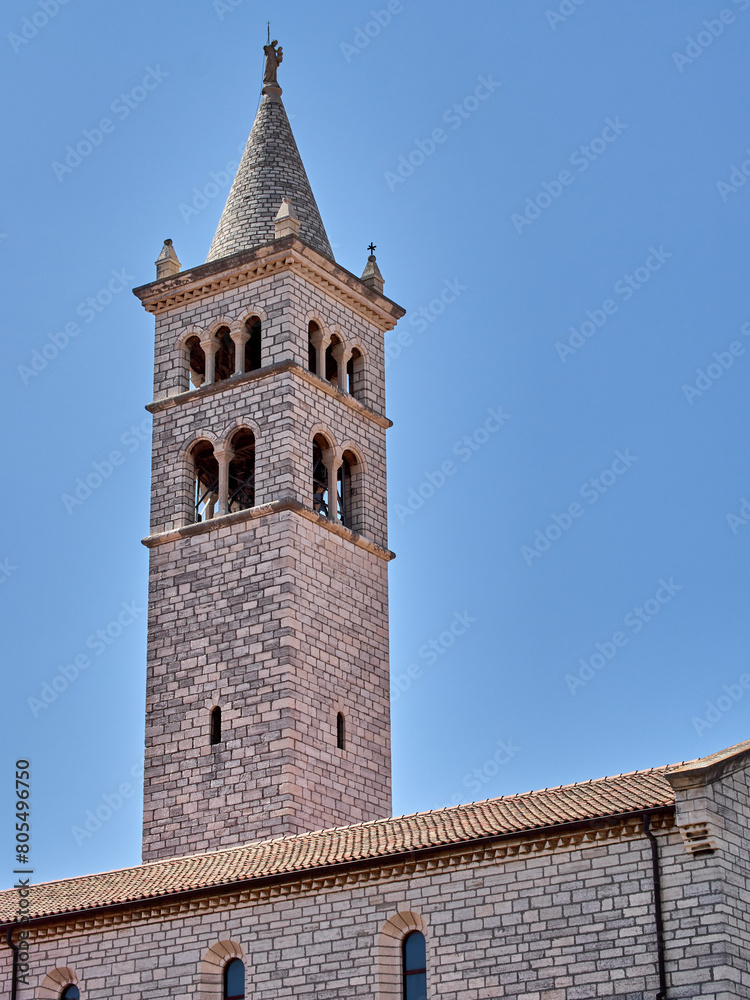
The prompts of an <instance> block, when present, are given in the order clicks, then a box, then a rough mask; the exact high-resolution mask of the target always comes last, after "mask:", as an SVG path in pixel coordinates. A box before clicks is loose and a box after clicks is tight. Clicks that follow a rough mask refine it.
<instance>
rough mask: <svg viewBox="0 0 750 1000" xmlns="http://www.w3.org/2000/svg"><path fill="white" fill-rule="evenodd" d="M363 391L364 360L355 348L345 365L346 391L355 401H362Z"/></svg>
mask: <svg viewBox="0 0 750 1000" xmlns="http://www.w3.org/2000/svg"><path fill="white" fill-rule="evenodd" d="M364 389H365V359H364V357H363V356H362V352H361V351H360V350H358V349H357V348H356V347H355V348H354V350H353V351H352V356H351V357H350V358H349V360H348V361H347V363H346V391H347V392H348V393H349V395H350V396H354V398H355V399H360V400H361V399H362V397H363V395H364Z"/></svg>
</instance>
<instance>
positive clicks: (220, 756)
mask: <svg viewBox="0 0 750 1000" xmlns="http://www.w3.org/2000/svg"><path fill="white" fill-rule="evenodd" d="M280 61H281V51H280V50H277V49H276V43H275V42H274V44H273V45H272V46H267V47H266V76H265V86H264V88H263V97H262V100H261V104H260V108H259V110H258V113H257V117H256V119H255V124H254V126H253V130H252V132H251V135H250V138H249V140H248V144H247V147H246V149H245V152H244V155H243V157H242V162H241V164H240V167H239V170H238V172H237V176H236V178H235V180H234V184H233V186H232V189H231V192H230V194H229V198H228V200H227V204H226V208H225V209H224V213H223V215H222V217H221V221H220V223H219V227H218V229H217V232H216V236H215V238H214V241H213V244H212V246H211V250H210V253H209V256H208V260H207V262H206V264H204V265H201V266H199V267H196V268H193V269H192V270H188V271H181V270H180V268H181V264H180V262H179V260H178V259H177V254H176V253H175V250H174V248H173V247H172V244H171V241H169V240H168V241H166V242H165V245H164V248H163V250H162V253H161V255H160V257H159V259H158V261H157V265H156V266H157V280H156V281H155V282H153V283H152V284H149V285H145V286H143V287H141V288H138V289H136V290H135V294H136V295H137V296H138V298H139V299H141V301H142V303H143V305H144V307H145V308H146V309H147V310H148V311H149V312H151V313H153V314H154V316H155V319H156V346H155V379H154V401H153V402H152V403H151V404H149V407H148V409H149V410H150V411H151V412H152V413H153V416H154V443H153V466H152V503H151V528H150V534H149V537H148V538H146V539H145V540H144V544H145V545H147V546H148V547H149V549H150V582H149V625H148V629H149V631H148V681H147V697H146V757H145V793H144V798H145V801H144V820H143V858H144V861H150V860H155V859H159V858H166V857H175V856H179V855H182V854H192V853H196V852H200V851H206V850H213V849H218V848H221V847H227V846H233V845H237V844H241V843H243V842H246V841H249V840H253V839H256V838H268V837H275V836H283V835H287V834H294V833H299V832H302V831H306V830H316V829H321V828H325V827H331V826H340V825H347V824H352V823H357V822H360V821H366V820H370V819H374V818H378V817H382V816H387V815H389V814H390V808H391V796H390V784H391V783H390V710H389V696H388V692H389V677H388V586H387V568H388V562H389V560H390V559H391V558H392V553H390V552H389V551H388V548H387V534H386V465H385V432H386V429H387V428H388V427H389V426H390V422H389V421H388V420H387V419H386V417H385V412H384V408H385V387H384V367H385V366H384V333H385V331H386V330H390V329H392V328H393V327H394V326H395V324H396V322H397V320H398V319H399V318H400V317H401V316H402V315H403V310H402V309H401V308H400V307H399V306H397V305H396V304H395V303H393V302H391V301H390V300H389V299H387V298H385V297H384V296H383V294H382V291H383V279H382V277H381V275H380V271H379V270H378V266H377V263H376V262H375V258H374V256H373V255H372V254H371V256H370V258H369V261H368V263H367V267H366V268H365V272H364V274H363V275H362V277H361V278H357V277H355V275H353V274H351V273H349V272H348V271H346V270H344V268H342V267H340V266H339V265H338V264H337V263H336V262H335V260H334V258H333V253H332V251H331V247H330V244H329V242H328V238H327V236H326V232H325V229H324V227H323V223H322V220H321V218H320V214H319V212H318V208H317V205H316V203H315V199H314V197H313V194H312V191H311V189H310V185H309V182H308V179H307V175H306V173H305V169H304V167H303V165H302V161H301V159H300V156H299V152H298V150H297V146H296V144H295V141H294V137H293V135H292V131H291V128H290V126H289V121H288V119H287V116H286V112H285V110H284V106H283V104H282V101H281V88H280V87H279V86H278V83H277V82H276V67H277V65H278V63H279V62H280ZM371 249H372V248H371Z"/></svg>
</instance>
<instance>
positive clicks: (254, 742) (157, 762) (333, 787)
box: [143, 512, 391, 860]
mask: <svg viewBox="0 0 750 1000" xmlns="http://www.w3.org/2000/svg"><path fill="white" fill-rule="evenodd" d="M387 602H388V590H387V562H385V561H384V560H383V559H381V558H378V557H377V556H375V555H373V554H371V553H370V552H367V551H365V550H363V549H362V548H359V547H356V546H355V545H353V544H352V543H351V542H350V541H347V540H346V539H343V538H340V537H339V536H337V535H335V534H333V533H331V532H330V531H328V530H327V529H326V528H325V527H323V526H321V525H318V524H314V523H310V522H308V521H306V520H304V519H303V518H301V517H300V516H299V515H298V514H296V513H293V512H282V513H276V514H271V515H269V516H267V517H264V518H261V519H259V520H257V521H249V522H247V521H245V522H241V523H239V524H234V525H226V526H223V527H219V526H218V525H217V526H216V527H215V528H212V530H211V531H209V532H207V533H206V534H200V535H195V536H193V537H191V538H184V539H180V540H178V541H177V542H171V543H168V544H165V545H161V546H158V547H156V548H154V549H152V550H151V566H150V593H149V622H148V679H147V702H146V763H145V776H144V783H145V784H144V818H143V826H144V841H143V857H144V860H155V859H157V858H166V857H171V856H172V857H173V856H177V855H181V854H190V853H195V852H198V851H206V850H214V849H217V848H219V847H226V846H233V845H237V844H241V843H244V842H247V841H249V840H253V839H255V838H265V837H274V836H282V835H286V834H291V833H298V832H302V831H305V830H315V829H320V828H322V827H329V826H337V825H346V824H350V823H356V822H361V821H364V820H370V819H375V818H377V817H380V816H387V815H389V814H390V809H391V798H390V708H389V697H388V690H389V683H388V624H387V623H388V618H387V614H388V608H387ZM217 704H218V705H220V706H221V708H222V728H223V734H224V740H223V742H222V743H220V744H217V745H215V746H211V745H210V742H209V712H210V709H211V707H212V706H213V705H217ZM338 712H343V714H344V716H345V719H346V746H345V749H344V750H343V751H341V750H339V749H338V748H337V746H336V716H337V713H338Z"/></svg>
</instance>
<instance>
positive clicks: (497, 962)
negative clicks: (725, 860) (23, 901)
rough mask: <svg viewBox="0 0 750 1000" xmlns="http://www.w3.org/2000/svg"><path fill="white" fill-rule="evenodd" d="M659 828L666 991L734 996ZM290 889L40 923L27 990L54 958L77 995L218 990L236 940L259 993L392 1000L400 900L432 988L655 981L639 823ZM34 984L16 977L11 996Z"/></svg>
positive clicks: (26, 995)
mask: <svg viewBox="0 0 750 1000" xmlns="http://www.w3.org/2000/svg"><path fill="white" fill-rule="evenodd" d="M657 836H658V840H659V845H660V851H661V853H662V857H663V858H664V863H665V868H666V870H667V871H669V873H670V878H671V879H672V881H673V883H674V884H675V885H676V884H677V883H678V882H679V883H680V885H681V886H682V891H681V894H680V895H679V897H678V896H676V895H674V892H673V890H670V891H671V892H672V895H669V896H668V898H667V900H666V904H665V925H666V936H667V944H668V952H667V964H668V971H669V978H670V986H669V998H670V1000H688V998H694V997H698V996H700V997H704V996H711V997H734V996H742V995H744V994H743V993H742V992H739V991H735V990H734V988H732V987H726V988H725V986H724V985H723V984H720V983H713V982H711V981H710V980H707V979H706V977H705V975H704V971H703V964H702V956H704V955H705V954H706V953H707V952H706V949H707V948H710V945H711V933H712V932H711V929H710V923H711V918H712V914H713V899H712V898H711V897H710V896H706V895H705V894H704V893H703V892H701V891H694V889H695V888H697V887H700V885H701V874H702V872H704V871H705V870H706V868H705V860H704V861H701V860H700V859H694V858H691V857H689V856H688V854H687V853H686V851H685V849H684V847H683V845H682V841H681V838H680V836H679V834H678V833H677V832H676V831H675V830H673V831H672V832H669V833H665V832H658V833H657ZM298 889H299V891H297V892H295V893H293V894H290V895H280V894H276V895H271V896H270V897H266V898H253V899H250V900H247V899H244V898H239V897H238V898H235V899H232V900H225V901H224V902H223V903H221V904H212V905H211V906H210V907H208V908H205V909H193V910H192V911H191V910H183V911H181V912H179V913H175V914H173V915H171V916H170V917H166V916H163V915H161V914H160V913H159V912H157V911H155V912H154V913H153V915H152V917H151V918H150V919H143V918H141V919H139V920H135V921H133V922H131V921H130V920H129V919H128V920H126V921H124V922H123V923H118V924H117V925H114V926H107V925H106V921H105V923H104V925H102V926H98V927H90V928H87V929H86V930H84V931H76V932H72V931H69V932H67V933H63V932H60V931H54V932H50V934H49V936H48V937H44V938H41V939H39V940H36V941H34V942H33V943H32V947H31V956H32V962H33V965H34V984H35V987H36V985H37V984H38V983H39V982H40V981H41V979H42V978H43V976H44V975H45V974H46V973H48V972H49V971H51V970H52V969H54V968H56V967H60V966H68V967H70V968H72V969H73V970H74V971H75V972H76V974H77V976H78V978H79V980H80V988H81V996H82V997H83V998H84V1000H105V998H106V1000H109V998H110V997H112V996H113V995H126V994H128V995H133V996H138V997H140V998H142V1000H147V998H153V1000H157V998H158V1000H162V998H163V997H166V996H170V997H178V996H188V997H199V996H200V997H202V998H203V1000H209V998H211V1000H220V986H219V985H218V984H216V983H214V985H210V986H209V987H207V988H206V990H204V991H203V992H200V991H199V968H200V965H201V961H202V959H203V957H204V955H205V954H206V952H207V950H208V949H209V948H211V947H212V946H213V945H214V944H216V943H217V942H219V941H232V942H235V943H236V944H237V945H239V947H240V949H241V951H242V953H243V957H244V961H245V964H246V970H247V971H246V990H247V996H248V997H252V998H254V1000H272V998H273V1000H276V998H279V997H297V998H299V997H311V998H312V997H315V998H316V1000H317V998H326V1000H351V998H353V997H362V998H377V1000H385V998H386V997H388V998H389V1000H396V997H397V996H398V995H399V994H398V977H399V970H398V967H397V963H396V965H395V966H393V956H391V957H390V959H387V962H390V963H391V966H393V967H392V968H391V971H392V973H393V975H394V976H395V982H396V989H395V992H394V991H393V990H391V991H390V992H389V991H388V990H385V989H383V988H382V981H381V972H382V967H381V968H379V966H378V962H379V960H381V961H382V959H383V953H382V952H380V953H379V948H378V939H379V936H380V932H381V930H382V928H383V926H384V924H385V922H386V921H388V920H389V919H390V918H392V917H393V916H394V915H395V914H397V913H403V912H411V913H414V914H417V915H418V916H419V917H420V918H421V919H422V920H423V921H424V923H425V924H426V937H427V955H428V958H427V962H428V997H429V998H435V997H440V998H441V1000H459V998H460V1000H485V998H487V1000H488V998H496V997H518V998H520V997H524V998H530V1000H589V998H599V997H602V998H605V997H606V998H609V1000H646V998H652V997H654V996H655V995H656V992H657V988H658V982H657V972H656V938H655V931H654V918H653V902H652V878H651V856H650V848H649V844H648V842H647V841H646V839H645V838H644V837H643V836H642V834H640V833H638V834H636V835H635V836H632V837H628V838H623V839H609V840H603V841H602V840H584V842H583V843H582V844H581V845H580V846H576V847H568V848H563V847H560V848H558V849H557V850H555V851H554V852H549V851H548V852H545V853H541V854H536V853H532V854H526V853H524V852H521V854H519V855H517V856H515V857H513V858H511V859H506V860H498V859H490V860H484V861H474V862H468V861H466V860H460V856H459V860H458V862H457V863H454V864H452V865H450V866H448V867H432V868H429V869H426V870H424V869H423V870H417V871H415V872H413V873H412V874H405V873H404V874H399V873H396V874H393V875H391V876H389V877H387V878H384V879H380V880H378V879H374V880H370V881H359V882H349V883H347V884H344V885H332V886H331V885H329V886H325V887H324V886H323V885H322V883H312V884H309V883H308V884H306V885H305V886H304V887H302V888H300V887H298ZM678 941H679V946H678V945H677V942H678ZM8 954H9V953H8V952H7V951H5V952H4V954H3V958H2V961H3V962H4V974H5V981H6V983H7V978H8V967H9V966H8V958H7V956H8ZM386 958H387V957H386ZM696 958H697V959H698V962H696ZM387 962H386V964H387ZM386 971H387V970H386ZM36 995H37V994H36V992H35V988H31V987H30V988H28V989H25V988H24V989H22V990H21V991H20V993H19V1000H30V998H31V997H35V996H36Z"/></svg>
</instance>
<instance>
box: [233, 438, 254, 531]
mask: <svg viewBox="0 0 750 1000" xmlns="http://www.w3.org/2000/svg"><path fill="white" fill-rule="evenodd" d="M229 446H230V448H231V450H232V452H233V453H234V458H233V459H232V461H231V462H230V463H229V496H228V501H229V502H228V510H229V513H230V514H231V513H233V512H234V511H236V510H248V508H250V507H254V506H255V435H254V434H253V432H252V431H250V430H247V429H246V428H244V427H243V428H241V429H240V430H238V431H237V432H236V433H235V434H234V435H233V436H232V439H231V441H230V443H229Z"/></svg>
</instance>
